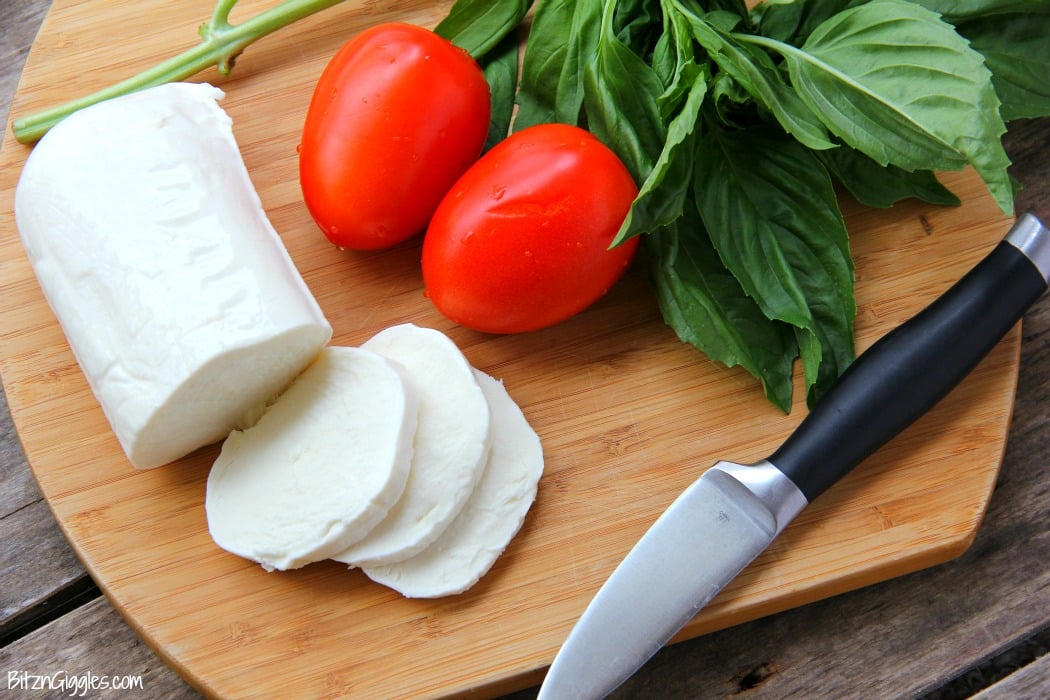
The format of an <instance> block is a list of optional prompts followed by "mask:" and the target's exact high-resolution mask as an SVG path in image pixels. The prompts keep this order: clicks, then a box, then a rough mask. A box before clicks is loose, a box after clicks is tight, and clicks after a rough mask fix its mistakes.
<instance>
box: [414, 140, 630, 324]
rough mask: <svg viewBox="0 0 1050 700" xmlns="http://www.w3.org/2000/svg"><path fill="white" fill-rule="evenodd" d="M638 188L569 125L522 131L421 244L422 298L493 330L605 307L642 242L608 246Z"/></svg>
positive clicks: (477, 173) (478, 171)
mask: <svg viewBox="0 0 1050 700" xmlns="http://www.w3.org/2000/svg"><path fill="white" fill-rule="evenodd" d="M637 193H638V189H637V186H636V185H635V183H634V180H633V179H632V178H631V175H630V173H629V172H628V171H627V168H626V167H625V166H624V165H623V163H622V162H621V161H620V160H619V158H617V156H616V155H615V154H614V153H613V152H612V151H611V150H610V149H609V148H608V147H607V146H605V144H603V143H602V142H601V141H599V140H598V139H597V138H595V137H594V136H593V135H591V134H590V133H588V132H587V131H584V130H583V129H580V128H578V127H574V126H568V125H565V124H541V125H537V126H532V127H529V128H526V129H523V130H521V131H519V132H515V133H514V134H512V135H511V136H509V137H508V138H507V139H505V140H503V141H502V142H500V143H499V144H497V145H496V146H494V147H493V148H492V149H490V150H489V151H488V153H486V154H485V155H484V156H482V157H481V159H480V160H478V162H477V163H475V164H474V165H473V166H472V167H471V168H470V169H469V170H467V172H466V173H464V175H463V176H462V177H461V178H460V179H459V180H458V181H457V182H456V184H455V185H454V186H453V188H452V189H451V190H450V191H449V193H448V195H447V196H446V197H445V199H444V200H442V202H441V204H440V205H439V206H438V209H437V211H436V212H435V213H434V217H433V219H431V222H430V226H429V227H428V228H427V232H426V235H425V236H424V238H423V256H422V265H423V282H424V285H425V287H426V294H427V296H428V297H430V300H431V301H432V302H433V303H434V305H435V306H436V307H437V308H438V310H439V311H441V313H442V314H444V315H445V316H446V317H448V318H449V319H450V320H452V321H455V322H456V323H459V324H460V325H463V326H466V327H468V328H472V329H474V330H478V331H483V332H487V333H521V332H526V331H533V330H538V329H540V328H545V327H548V326H551V325H554V324H556V323H559V322H561V321H564V320H565V319H567V318H569V317H570V316H573V315H575V314H576V313H579V312H580V311H582V310H583V309H585V308H587V307H588V306H590V305H591V304H593V303H594V302H595V301H597V300H598V299H599V298H600V297H601V296H602V295H604V294H605V292H606V291H608V289H609V288H610V287H611V286H612V285H613V284H614V283H615V282H616V281H617V280H618V279H619V278H620V277H621V276H622V275H623V273H624V272H626V270H627V268H628V267H629V265H630V263H631V260H632V259H633V257H634V254H635V252H636V250H637V247H638V238H637V237H635V238H633V239H630V240H628V241H626V242H624V243H622V244H621V245H619V246H617V247H616V248H613V249H609V245H610V244H611V243H612V240H613V238H614V237H615V235H616V233H617V231H618V230H619V227H620V225H621V224H622V223H623V220H624V218H625V217H626V216H627V212H628V210H629V209H630V206H631V202H632V201H633V200H634V197H635V196H636V195H637Z"/></svg>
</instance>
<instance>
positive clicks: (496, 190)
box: [492, 185, 507, 202]
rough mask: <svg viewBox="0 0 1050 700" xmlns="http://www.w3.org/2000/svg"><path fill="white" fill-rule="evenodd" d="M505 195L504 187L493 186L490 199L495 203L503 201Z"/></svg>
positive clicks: (505, 188) (505, 187)
mask: <svg viewBox="0 0 1050 700" xmlns="http://www.w3.org/2000/svg"><path fill="white" fill-rule="evenodd" d="M506 193H507V186H506V185H493V186H492V198H493V199H495V200H496V201H497V202H498V201H499V200H501V199H503V195H505V194H506Z"/></svg>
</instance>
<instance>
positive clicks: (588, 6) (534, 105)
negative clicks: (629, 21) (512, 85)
mask: <svg viewBox="0 0 1050 700" xmlns="http://www.w3.org/2000/svg"><path fill="white" fill-rule="evenodd" d="M601 17H602V0H539V2H537V3H536V10H535V12H534V13H533V18H532V27H531V29H530V30H529V36H528V39H527V40H526V43H525V56H524V58H523V60H522V68H521V85H520V86H519V89H518V113H517V115H516V116H515V118H514V129H515V130H516V131H520V130H521V129H524V128H525V127H528V126H532V125H534V124H543V123H547V122H562V123H565V124H576V125H578V124H580V122H581V118H582V108H583V71H584V67H585V66H586V65H587V64H588V63H589V62H590V61H592V60H593V57H594V54H595V52H596V50H597V48H596V47H597V44H598V29H599V27H600V25H601Z"/></svg>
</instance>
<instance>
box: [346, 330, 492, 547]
mask: <svg viewBox="0 0 1050 700" xmlns="http://www.w3.org/2000/svg"><path fill="white" fill-rule="evenodd" d="M361 347H362V348H366V349H368V350H372V351H374V352H377V353H379V354H380V355H383V356H384V357H386V358H389V359H391V360H394V361H395V362H397V363H399V364H400V365H402V366H403V367H404V369H405V370H406V371H407V373H408V375H409V377H410V378H411V380H412V383H413V384H414V385H415V386H416V388H417V389H418V390H419V426H418V428H417V430H416V439H415V454H414V456H413V458H412V471H411V474H410V475H409V478H408V484H407V485H406V486H405V492H404V494H402V496H401V500H399V501H398V503H397V505H396V506H394V508H392V509H391V511H390V513H389V515H387V517H386V518H385V519H384V520H383V522H381V523H379V525H377V526H376V528H375V530H373V531H372V532H371V533H369V534H368V536H367V537H365V538H364V539H363V540H361V541H360V542H358V543H357V544H355V545H353V546H352V547H350V548H348V549H347V550H346V551H344V552H342V553H340V554H338V555H336V556H334V557H333V558H334V559H336V560H337V561H341V562H343V563H346V564H350V565H351V566H362V567H363V566H378V565H380V564H391V563H394V562H397V561H401V560H403V559H407V558H408V557H410V556H412V555H413V554H416V553H417V552H420V551H422V550H423V549H424V548H425V547H426V546H427V545H429V544H430V543H431V542H433V541H434V540H435V539H437V538H438V537H439V536H440V535H441V533H442V532H443V531H444V530H445V528H446V527H448V525H449V523H451V522H452V520H453V519H454V518H455V517H456V515H458V514H459V511H460V509H462V507H463V505H464V504H465V503H466V502H467V499H468V498H469V497H470V494H471V492H472V491H473V489H474V486H475V484H476V483H477V482H478V479H479V478H480V476H481V472H482V470H483V469H484V466H485V461H486V459H487V457H488V452H489V446H490V440H491V438H490V431H489V426H490V416H489V407H488V402H487V401H486V399H485V395H484V394H483V393H482V391H481V387H479V386H478V382H477V380H476V379H475V377H474V372H473V369H472V368H471V366H470V364H469V363H468V362H467V360H466V358H465V357H464V356H463V353H462V352H460V350H459V348H458V347H456V345H455V343H453V342H452V340H451V339H450V338H449V337H448V336H446V335H445V334H443V333H441V332H440V331H437V330H434V329H431V328H420V327H419V326H415V325H413V324H401V325H397V326H392V327H390V328H387V329H385V330H383V331H381V332H380V333H378V334H376V335H375V336H373V337H372V338H370V339H369V340H368V341H366V342H365V343H364V344H363V345H362V346H361Z"/></svg>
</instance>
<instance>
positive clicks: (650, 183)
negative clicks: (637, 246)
mask: <svg viewBox="0 0 1050 700" xmlns="http://www.w3.org/2000/svg"><path fill="white" fill-rule="evenodd" d="M706 73H707V71H706V68H701V67H700V66H697V65H696V64H693V69H692V70H687V71H684V73H683V74H684V75H690V76H694V77H693V78H692V80H691V86H692V87H691V89H690V90H689V94H688V96H687V97H686V101H685V104H684V106H683V107H682V109H681V111H679V113H678V114H677V115H676V116H675V117H674V119H672V120H671V123H670V124H669V125H668V127H667V137H666V139H665V141H664V145H663V148H662V149H661V151H660V155H659V157H658V158H657V160H656V164H655V165H654V166H653V168H652V170H651V171H650V172H649V175H648V176H647V177H646V178H645V181H644V182H643V183H642V185H641V187H640V188H639V191H638V196H637V197H635V199H634V202H632V203H631V209H630V210H629V211H628V212H627V217H626V218H625V219H624V222H623V224H622V225H621V226H620V230H619V232H618V233H617V235H616V238H615V239H614V240H613V245H614V246H615V245H619V244H620V243H622V242H624V241H626V240H627V239H629V238H632V237H633V236H637V235H638V234H641V233H647V232H649V231H654V230H656V229H658V228H661V227H665V226H669V225H670V224H672V223H674V221H675V220H676V219H678V217H680V216H681V215H682V210H683V206H684V203H685V200H686V197H688V196H689V195H690V193H691V192H692V185H691V183H692V177H693V158H694V154H695V150H696V140H695V138H694V134H695V131H696V129H697V127H698V124H699V120H700V108H701V106H702V105H703V102H704V97H705V96H706V95H707V75H706Z"/></svg>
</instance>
